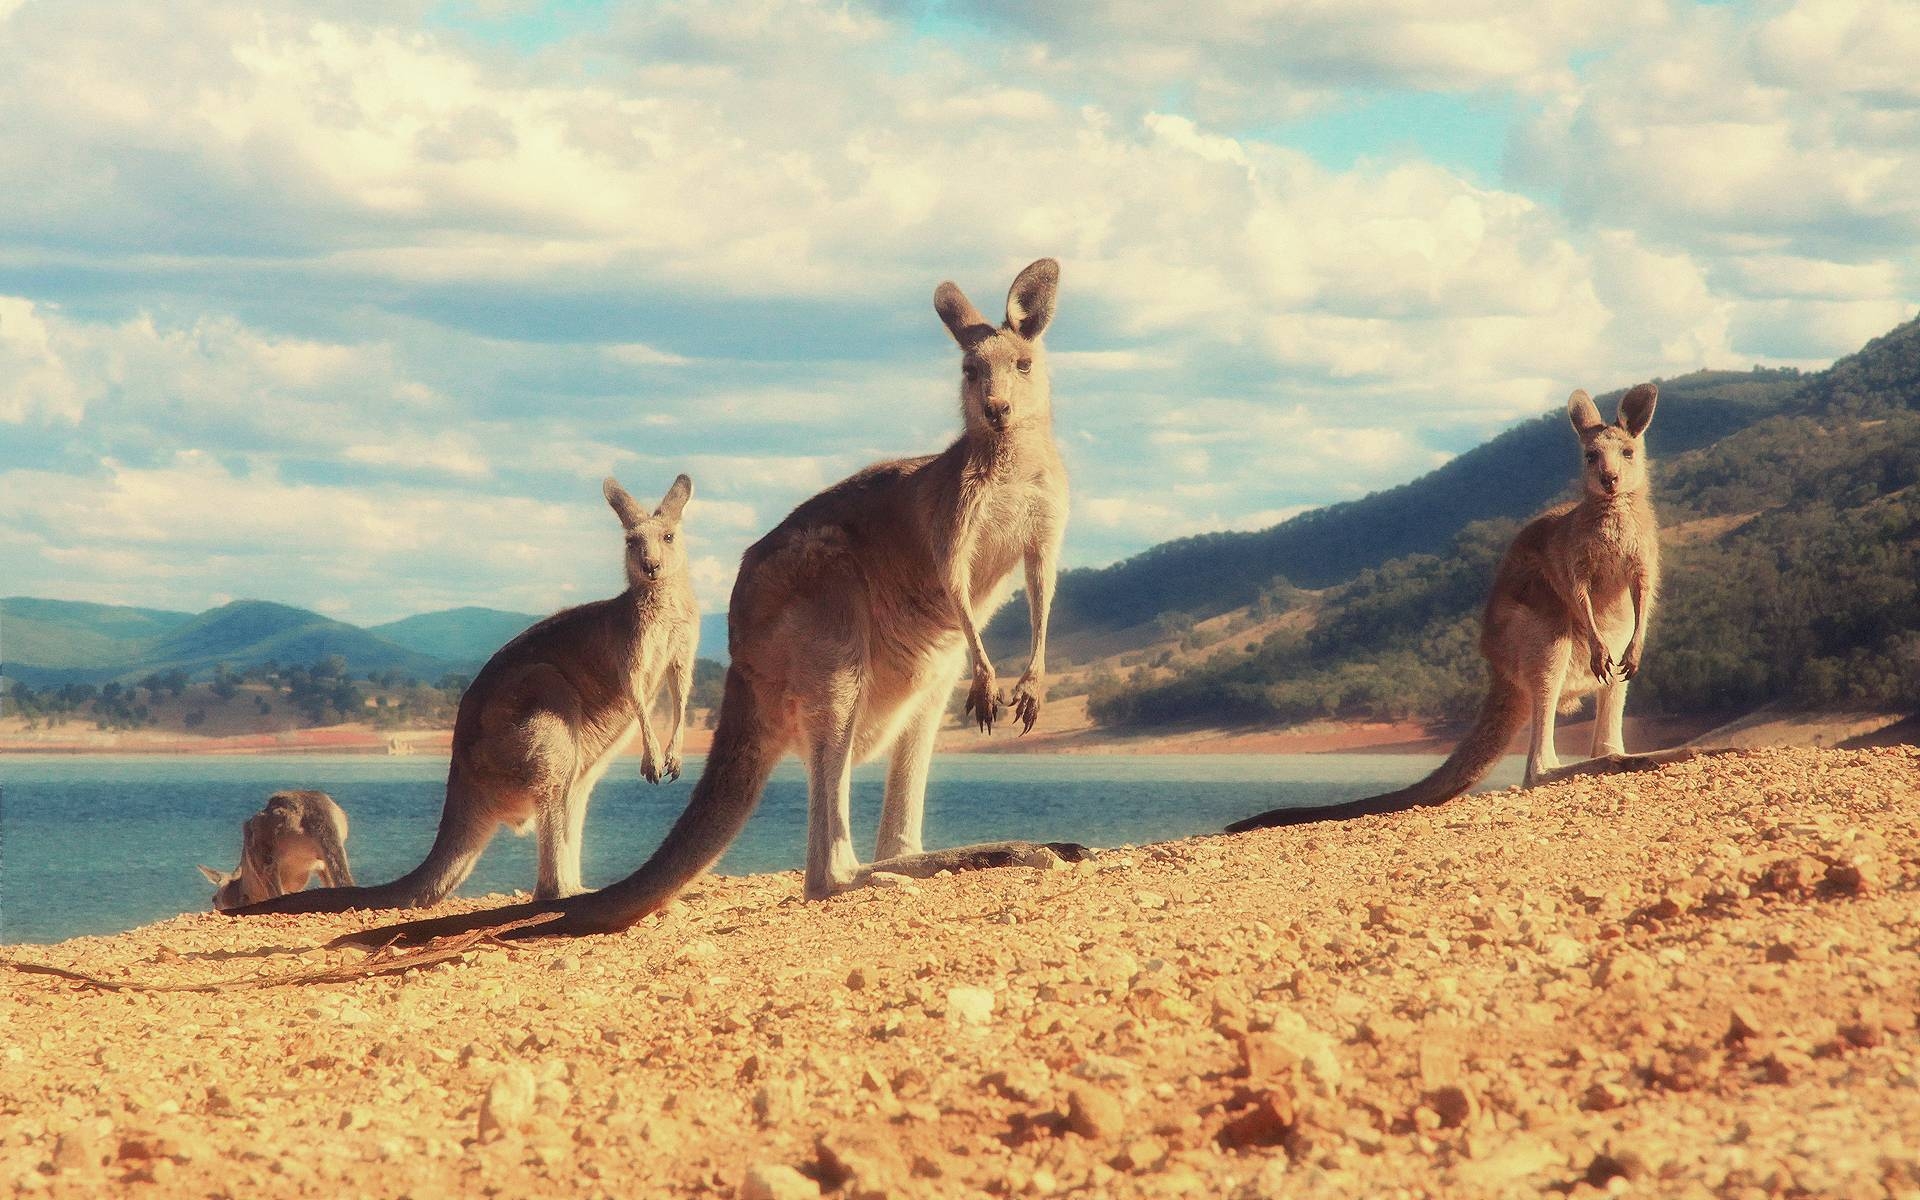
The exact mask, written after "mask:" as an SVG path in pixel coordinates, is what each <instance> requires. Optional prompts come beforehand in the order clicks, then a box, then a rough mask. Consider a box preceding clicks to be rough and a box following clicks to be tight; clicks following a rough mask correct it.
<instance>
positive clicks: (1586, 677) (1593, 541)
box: [1227, 383, 1660, 833]
mask: <svg viewBox="0 0 1920 1200" xmlns="http://www.w3.org/2000/svg"><path fill="white" fill-rule="evenodd" d="M1658 398H1659V389H1658V388H1656V387H1655V386H1654V385H1653V384H1651V383H1643V384H1641V385H1640V386H1638V387H1636V388H1634V389H1633V390H1632V391H1630V392H1628V393H1627V394H1626V395H1624V396H1622V397H1621V398H1620V407H1619V419H1618V420H1617V421H1616V422H1615V423H1614V424H1612V425H1609V424H1607V423H1606V422H1605V421H1604V420H1602V419H1601V417H1600V410H1599V409H1597V408H1595V407H1594V404H1593V398H1592V397H1590V396H1588V395H1587V393H1586V392H1584V391H1576V392H1574V393H1573V395H1572V396H1571V397H1570V398H1569V399H1568V400H1567V416H1568V418H1569V419H1570V420H1571V421H1572V422H1573V429H1574V432H1575V433H1576V434H1578V435H1579V438H1580V447H1581V452H1582V454H1583V455H1584V456H1585V461H1586V467H1585V471H1584V474H1583V481H1584V483H1585V486H1586V492H1585V495H1583V496H1582V497H1581V498H1580V499H1579V500H1578V501H1573V502H1569V503H1566V504H1561V505H1558V506H1556V507H1554V508H1550V509H1548V510H1547V511H1546V512H1544V513H1542V514H1540V515H1539V516H1537V517H1535V518H1534V519H1533V520H1532V521H1530V522H1528V523H1527V525H1526V526H1525V527H1524V528H1522V529H1521V530H1520V532H1519V534H1518V535H1517V536H1515V537H1514V539H1513V544H1512V545H1511V546H1509V547H1507V553H1506V556H1505V557H1504V558H1503V559H1501V561H1500V569H1499V572H1498V574H1496V575H1495V577H1494V581H1493V594H1492V595H1491V596H1489V597H1488V598H1487V608H1486V615H1485V616H1484V617H1483V618H1482V622H1481V629H1480V653H1481V654H1482V655H1484V656H1485V657H1486V660H1487V667H1488V669H1489V673H1490V674H1491V675H1492V677H1493V678H1492V681H1491V683H1490V684H1489V686H1488V690H1487V698H1486V699H1485V700H1484V701H1483V702H1482V703H1481V705H1480V715H1479V716H1478V717H1477V718H1476V719H1475V721H1474V723H1473V728H1472V729H1470V730H1469V731H1468V732H1467V736H1466V737H1465V738H1464V739H1462V741H1461V742H1460V745H1459V746H1458V747H1457V748H1456V749H1455V750H1454V752H1453V754H1452V755H1451V756H1449V757H1448V759H1447V761H1446V762H1444V763H1442V764H1440V766H1439V767H1438V768H1437V769H1436V770H1435V771H1434V772H1433V774H1431V775H1429V776H1427V777H1426V778H1425V779H1422V780H1421V781H1420V782H1418V783H1416V784H1414V785H1412V786H1411V787H1406V788H1402V789H1401V790H1399V791H1397V792H1388V793H1387V794H1385V795H1383V796H1373V797H1371V798H1369V799H1365V800H1355V801H1352V802H1350V803H1347V804H1335V805H1328V806H1325V807H1321V808H1276V809H1273V810H1272V811H1270V812H1264V813H1261V814H1260V815H1258V816H1254V817H1248V818H1247V819H1246V820H1244V821H1237V822H1235V823H1234V824H1232V825H1229V826H1227V830H1228V832H1230V833H1238V832H1241V831H1242V830H1247V829H1260V828H1264V827H1266V826H1271V825H1297V824H1304V823H1307V822H1311V821H1326V820H1341V819H1345V818H1348V817H1359V816H1367V815H1370V814H1374V813H1386V812H1394V811H1397V810H1399V809H1403V808H1413V807H1416V806H1419V805H1428V804H1441V803H1444V802H1446V801H1448V800H1451V799H1453V798H1454V797H1455V796H1458V795H1460V794H1461V793H1462V792H1465V791H1466V790H1467V789H1469V788H1471V787H1472V786H1473V785H1474V784H1476V783H1478V782H1480V780H1482V779H1483V778H1485V777H1486V774H1487V772H1488V771H1490V770H1492V769H1493V765H1494V764H1495V763H1497V762H1499V761H1500V758H1501V756H1502V755H1504V754H1505V753H1506V752H1507V743H1508V742H1510V741H1512V740H1513V735H1514V734H1516V733H1518V732H1519V731H1520V727H1521V725H1522V724H1524V723H1525V722H1526V720H1527V717H1528V715H1529V714H1531V715H1532V718H1533V741H1532V744H1531V745H1530V746H1529V748H1528V750H1527V772H1526V785H1527V786H1528V787H1532V786H1534V785H1535V784H1536V783H1538V782H1540V779H1541V777H1542V776H1543V775H1545V774H1546V773H1547V772H1549V771H1555V770H1558V769H1559V767H1560V759H1559V756H1558V755H1556V754H1555V753H1554V746H1553V719H1554V714H1555V713H1556V712H1572V711H1574V709H1575V708H1577V707H1578V706H1579V703H1580V698H1581V697H1582V696H1584V695H1586V694H1587V693H1588V692H1592V691H1598V692H1599V694H1600V698H1599V700H1598V701H1597V702H1596V705H1595V708H1596V711H1595V714H1594V723H1593V755H1594V757H1595V758H1599V757H1601V756H1603V755H1610V756H1622V755H1624V754H1625V753H1626V748H1625V745H1624V743H1623V741H1622V738H1621V734H1620V723H1621V714H1622V712H1623V711H1624V710H1625V708H1626V703H1627V681H1628V680H1630V679H1632V678H1633V677H1634V674H1635V673H1636V672H1638V671H1639V670H1640V656H1641V652H1642V650H1643V649H1644V647H1645V646H1646V639H1647V622H1648V621H1649V620H1650V619H1651V618H1652V616H1653V602H1654V597H1655V594H1656V593H1657V592H1658V591H1659V586H1660V530H1659V526H1658V524H1657V523H1656V521H1655V520H1654V514H1653V499H1652V497H1651V496H1649V495H1648V492H1647V486H1648V481H1647V453H1646V443H1645V440H1644V437H1645V434H1646V432H1647V425H1648V424H1649V423H1650V422H1651V421H1652V420H1653V407H1654V402H1655V401H1656V400H1657V399H1658Z"/></svg>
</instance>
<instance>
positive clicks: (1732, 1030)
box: [1724, 1008, 1760, 1046]
mask: <svg viewBox="0 0 1920 1200" xmlns="http://www.w3.org/2000/svg"><path fill="white" fill-rule="evenodd" d="M1759 1033H1760V1023H1759V1022H1758V1021H1757V1020H1755V1019H1754V1016H1753V1013H1752V1011H1751V1010H1749V1009H1745V1008H1736V1009H1734V1010H1733V1011H1732V1012H1731V1013H1729V1014H1727V1034H1726V1038H1725V1039H1724V1040H1725V1041H1726V1043H1727V1044H1728V1045H1729V1046H1731V1045H1732V1044H1733V1043H1735V1042H1744V1041H1746V1040H1747V1039H1748V1038H1750V1037H1757V1036H1759Z"/></svg>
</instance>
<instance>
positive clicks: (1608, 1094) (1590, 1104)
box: [1580, 1080, 1628, 1112]
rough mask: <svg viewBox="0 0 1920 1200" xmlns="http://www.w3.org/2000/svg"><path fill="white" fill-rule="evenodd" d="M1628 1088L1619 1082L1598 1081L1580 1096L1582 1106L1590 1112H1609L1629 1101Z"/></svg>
mask: <svg viewBox="0 0 1920 1200" xmlns="http://www.w3.org/2000/svg"><path fill="white" fill-rule="evenodd" d="M1627 1099H1628V1096H1627V1089H1625V1088H1623V1087H1621V1086H1620V1085H1619V1084H1617V1083H1608V1082H1606V1081H1605V1080H1601V1081H1598V1082H1596V1083H1594V1084H1593V1086H1591V1087H1589V1088H1588V1089H1587V1092H1586V1095H1584V1096H1582V1097H1581V1098H1580V1107H1581V1108H1584V1109H1586V1110H1587V1111H1588V1112H1608V1111H1610V1110H1612V1109H1616V1108H1619V1107H1620V1106H1621V1105H1623V1104H1625V1103H1626V1102H1627Z"/></svg>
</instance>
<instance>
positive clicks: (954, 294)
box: [933, 280, 993, 350]
mask: <svg viewBox="0 0 1920 1200" xmlns="http://www.w3.org/2000/svg"><path fill="white" fill-rule="evenodd" d="M933 311H934V312H937V313H939V314H940V320H941V322H942V323H944V324H945V325H946V327H947V332H948V333H950V334H952V335H953V340H954V341H956V342H958V343H960V348H961V349H962V350H967V349H971V348H972V347H973V346H975V345H977V344H978V343H980V342H982V341H984V340H986V339H987V338H990V337H992V336H993V326H991V325H989V324H987V319H986V318H985V317H983V316H981V315H980V310H979V309H977V308H975V307H974V306H973V301H971V300H969V299H967V294H966V293H965V292H963V291H961V290H960V285H959V284H957V283H955V282H953V281H952V280H948V281H947V282H945V283H943V284H941V285H940V286H939V287H937V288H935V289H933Z"/></svg>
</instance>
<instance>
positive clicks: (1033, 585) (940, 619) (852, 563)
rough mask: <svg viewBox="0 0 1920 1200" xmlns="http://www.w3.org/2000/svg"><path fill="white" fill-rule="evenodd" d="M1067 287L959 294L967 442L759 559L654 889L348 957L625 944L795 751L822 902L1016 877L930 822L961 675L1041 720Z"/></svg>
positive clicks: (1035, 281)
mask: <svg viewBox="0 0 1920 1200" xmlns="http://www.w3.org/2000/svg"><path fill="white" fill-rule="evenodd" d="M1059 270H1060V269H1059V264H1057V263H1056V262H1054V260H1052V259H1049V258H1043V259H1041V260H1039V261H1038V262H1035V263H1033V264H1032V265H1030V266H1028V267H1027V268H1026V269H1025V270H1023V271H1021V272H1020V275H1019V277H1018V278H1016V279H1015V280H1014V281H1013V287H1012V288H1011V290H1010V291H1009V292H1008V293H1007V310H1006V319H1005V321H1003V322H1002V323H1001V324H1000V325H999V326H997V327H996V326H995V325H993V324H992V323H990V322H989V321H987V320H986V318H984V317H982V316H981V315H980V312H979V310H978V309H976V308H974V306H973V304H972V303H971V302H970V301H968V299H967V298H966V296H965V295H964V294H963V293H962V292H961V291H960V289H959V288H958V287H957V286H955V285H954V284H952V283H943V284H941V285H940V286H939V288H938V289H937V290H936V291H935V292H934V296H933V306H934V311H935V312H937V313H938V314H939V316H940V319H941V321H942V322H944V323H945V325H946V327H947V331H948V332H949V333H950V334H952V335H953V339H954V341H955V342H956V343H958V344H959V347H960V353H961V359H960V408H961V416H962V421H963V423H964V428H963V431H962V432H961V434H960V437H959V438H958V439H957V440H956V441H954V442H953V444H952V445H950V446H948V447H947V448H946V449H945V450H944V451H942V452H941V453H939V454H933V455H928V456H925V457H922V458H907V459H900V460H897V461H894V462H885V463H880V464H878V465H877V466H872V467H868V468H867V469H866V470H864V471H861V472H859V473H858V474H856V475H854V476H853V477H851V478H849V479H846V480H843V481H842V482H840V483H838V484H835V485H834V486H833V487H830V488H828V489H827V490H826V491H824V492H821V493H820V494H819V495H817V496H814V497H813V498H812V499H810V500H807V501H804V502H803V503H801V505H800V506H799V507H798V508H796V509H794V510H793V512H792V513H790V514H789V515H788V516H787V518H786V519H785V520H783V521H781V522H780V524H779V525H777V526H776V527H775V528H774V529H773V530H772V532H770V533H768V534H767V535H766V536H765V537H763V538H761V539H760V540H759V541H758V542H755V543H754V544H753V545H752V546H751V547H749V548H748V549H747V552H746V554H745V555H744V556H743V557H742V559H741V563H740V573H739V575H738V577H737V578H736V579H735V582H734V586H733V597H732V602H731V604H730V606H729V608H728V610H727V620H728V636H729V642H730V644H731V648H732V663H731V665H730V666H729V667H728V669H727V676H726V683H725V692H724V695H723V697H722V700H721V704H720V722H719V726H718V728H717V729H715V731H714V737H713V749H712V751H711V752H710V753H709V754H708V756H707V764H706V769H705V770H704V771H703V772H702V773H701V775H700V780H699V782H698V783H696V784H695V785H694V789H693V796H692V798H691V799H690V800H689V801H688V804H687V808H686V810H685V811H684V812H683V813H682V814H681V816H680V818H679V820H678V821H677V822H676V823H675V824H674V826H673V828H672V829H671V830H670V831H668V833H667V836H666V839H665V840H664V841H663V842H662V843H661V844H660V847H659V849H657V850H655V851H654V853H653V855H652V857H650V858H649V859H648V860H647V861H646V863H645V864H644V865H642V866H641V867H640V869H639V870H637V871H635V872H634V873H633V874H631V875H629V876H627V877H626V878H625V879H623V880H620V881H619V882H618V883H615V884H612V885H610V886H608V887H606V888H603V889H601V890H600V891H598V892H595V893H593V894H592V895H588V896H581V897H578V898H575V899H572V900H568V901H565V902H564V903H560V904H545V905H543V904H539V903H535V904H532V905H519V906H509V907H506V908H502V909H495V910H493V911H490V912H485V913H478V914H472V915H470V916H464V917H447V918H439V919H436V920H427V921H415V922H411V923H408V924H405V925H398V926H390V927H387V928H382V929H374V930H368V931H364V932H363V933H360V934H354V935H350V936H349V937H348V938H346V939H342V940H343V941H344V942H349V943H361V944H390V943H394V942H418V941H423V940H426V939H429V938H432V937H436V936H439V935H441V934H445V933H456V932H463V931H466V930H471V929H476V928H495V927H498V926H501V925H502V924H504V923H509V922H514V921H516V920H520V919H523V918H528V917H545V918H546V919H544V920H541V921H540V922H539V923H538V924H537V925H532V926H528V927H524V928H518V929H512V930H502V933H503V934H504V935H506V936H548V935H554V934H564V935H577V934H589V933H603V932H612V931H615V930H620V929H624V928H626V927H628V926H630V925H632V924H633V923H634V922H636V921H638V920H639V919H640V918H642V917H644V916H646V915H647V914H648V913H651V912H653V911H655V910H656V909H658V908H660V907H661V906H662V905H664V904H666V903H667V901H668V900H670V899H672V898H673V896H674V895H676V894H677V893H678V892H679V891H680V889H682V888H683V887H685V886H686V885H687V883H688V882H690V881H691V880H692V879H694V878H695V877H696V876H698V875H699V874H701V873H702V872H704V871H705V870H706V869H707V868H708V867H710V866H711V865H712V864H713V863H714V861H715V860H716V859H718V858H719V857H720V855H721V853H722V852H724V851H725V850H726V848H727V846H728V845H729V844H731V843H732V842H733V840H734V838H736V837H738V836H739V833H740V830H741V828H742V827H743V826H744V825H745V824H746V821H747V818H748V816H750V815H751V814H752V812H753V810H754V807H755V806H756V805H757V804H758V803H759V798H760V793H761V790H762V789H763V788H764V787H765V785H766V781H767V777H768V775H769V774H770V773H771V772H772V771H773V768H774V764H775V763H777V762H779V761H780V759H781V758H782V757H783V756H784V755H785V754H786V753H787V751H789V750H797V751H798V752H799V754H800V756H801V758H802V759H803V760H804V761H805V763H806V767H807V848H806V895H807V897H808V898H809V899H816V900H817V899H822V898H825V897H827V896H830V895H833V894H834V893H836V892H839V891H842V890H844V889H846V888H849V887H852V886H857V885H858V884H859V883H862V882H865V880H866V879H867V878H869V877H870V876H871V873H872V872H873V871H875V870H880V869H885V870H888V871H897V872H900V873H903V874H926V873H929V872H930V871H931V870H934V869H938V868H940V867H953V868H963V867H968V866H980V865H998V864H1002V863H1005V862H1008V861H1019V860H1020V856H1021V854H1022V853H1023V852H1025V851H1030V850H1031V849H1032V848H1031V847H1028V846H1024V844H1015V843H1006V844H1000V845H997V846H988V847H963V848H960V849H958V850H952V851H946V852H943V853H937V854H931V855H929V854H925V853H924V852H923V851H922V847H921V814H922V810H923V807H924V804H925V800H926V787H927V768H928V763H929V760H930V759H931V757H932V754H933V743H934V734H935V732H936V731H937V730H938V728H939V725H940V720H941V716H942V713H943V712H944V711H945V709H946V706H947V702H948V699H949V697H950V696H951V695H952V692H953V687H954V683H955V681H956V680H958V679H959V678H960V677H961V668H962V667H963V665H966V666H970V668H971V670H970V674H969V678H970V683H969V685H968V689H967V700H966V711H967V713H968V714H969V715H970V716H971V718H972V720H973V721H974V722H975V723H976V724H977V725H978V726H979V728H980V730H981V731H982V732H984V733H989V734H990V733H991V732H992V730H993V725H994V722H995V720H996V719H997V718H998V717H999V715H1000V714H1001V712H1002V710H1005V709H1010V710H1011V714H1012V717H1013V719H1014V720H1016V721H1017V722H1019V723H1020V725H1021V726H1022V729H1023V732H1024V731H1025V730H1028V729H1031V728H1032V727H1033V724H1034V721H1035V720H1036V719H1037V717H1038V715H1039V711H1040V705H1041V702H1042V699H1043V688H1044V681H1045V678H1046V655H1047V616H1048V610H1049V607H1050V605H1051V603H1052V600H1053V593H1054V577H1055V572H1056V566H1057V563H1058V559H1059V553H1060V541H1061V537H1062V534H1063V532H1064V530H1065V526H1066V517H1067V480H1066V471H1065V469H1064V468H1063V466H1062V465H1061V462H1060V455H1059V452H1058V450H1057V449H1056V448H1055V446H1054V441H1053V420H1052V409H1051V403H1050V396H1049V390H1048V382H1047V361H1046V353H1045V349H1044V347H1043V346H1042V344H1041V335H1042V334H1043V333H1044V332H1045V330H1046V328H1047V324H1048V322H1049V321H1051V320H1052V318H1053V311H1054V300H1055V296H1056V293H1057V291H1058V287H1059ZM1016 565H1023V566H1024V567H1025V575H1026V586H1027V602H1028V609H1029V611H1030V615H1031V621H1030V625H1031V630H1032V641H1031V646H1030V649H1031V653H1030V655H1029V658H1028V662H1027V669H1026V671H1025V673H1023V674H1022V675H1021V676H1020V678H1019V680H1018V681H1017V682H1016V683H1015V684H1014V686H1013V690H1012V693H1011V695H1002V694H1001V693H1000V692H999V690H998V689H997V688H996V685H995V679H996V676H995V673H994V668H993V664H992V663H991V662H990V661H989V659H988V657H987V649H986V646H985V645H984V644H983V643H982V642H981V639H980V630H981V629H982V628H983V627H984V626H985V625H986V623H987V619H988V617H990V616H991V615H992V613H993V611H994V610H995V609H996V608H997V607H998V606H999V605H1000V604H1001V603H1002V602H1003V601H1004V600H1005V599H1006V597H1007V593H1008V590H1009V587H1010V583H1011V578H1010V577H1011V575H1012V572H1013V569H1014V567H1015V566H1016ZM883 752H884V753H886V754H887V756H888V769H887V784H886V792H885V798H884V800H883V801H882V805H881V812H880V829H879V839H878V845H877V847H876V850H875V853H876V855H877V857H878V859H879V861H878V862H875V863H874V864H872V866H871V867H869V868H866V869H865V870H864V871H863V869H862V868H861V866H860V863H859V859H858V856H857V855H856V854H855V853H854V849H853V836H852V833H851V831H850V828H849V823H848V801H849V776H850V773H851V770H852V768H853V765H854V763H855V762H856V761H860V760H864V759H867V758H871V757H874V756H877V755H879V754H881V753H883ZM1054 849H1055V850H1056V851H1058V852H1061V853H1063V854H1064V855H1066V856H1073V857H1077V856H1078V855H1079V854H1082V853H1084V850H1083V848H1080V847H1075V846H1069V845H1057V846H1055V847H1054ZM554 914H557V915H554Z"/></svg>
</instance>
